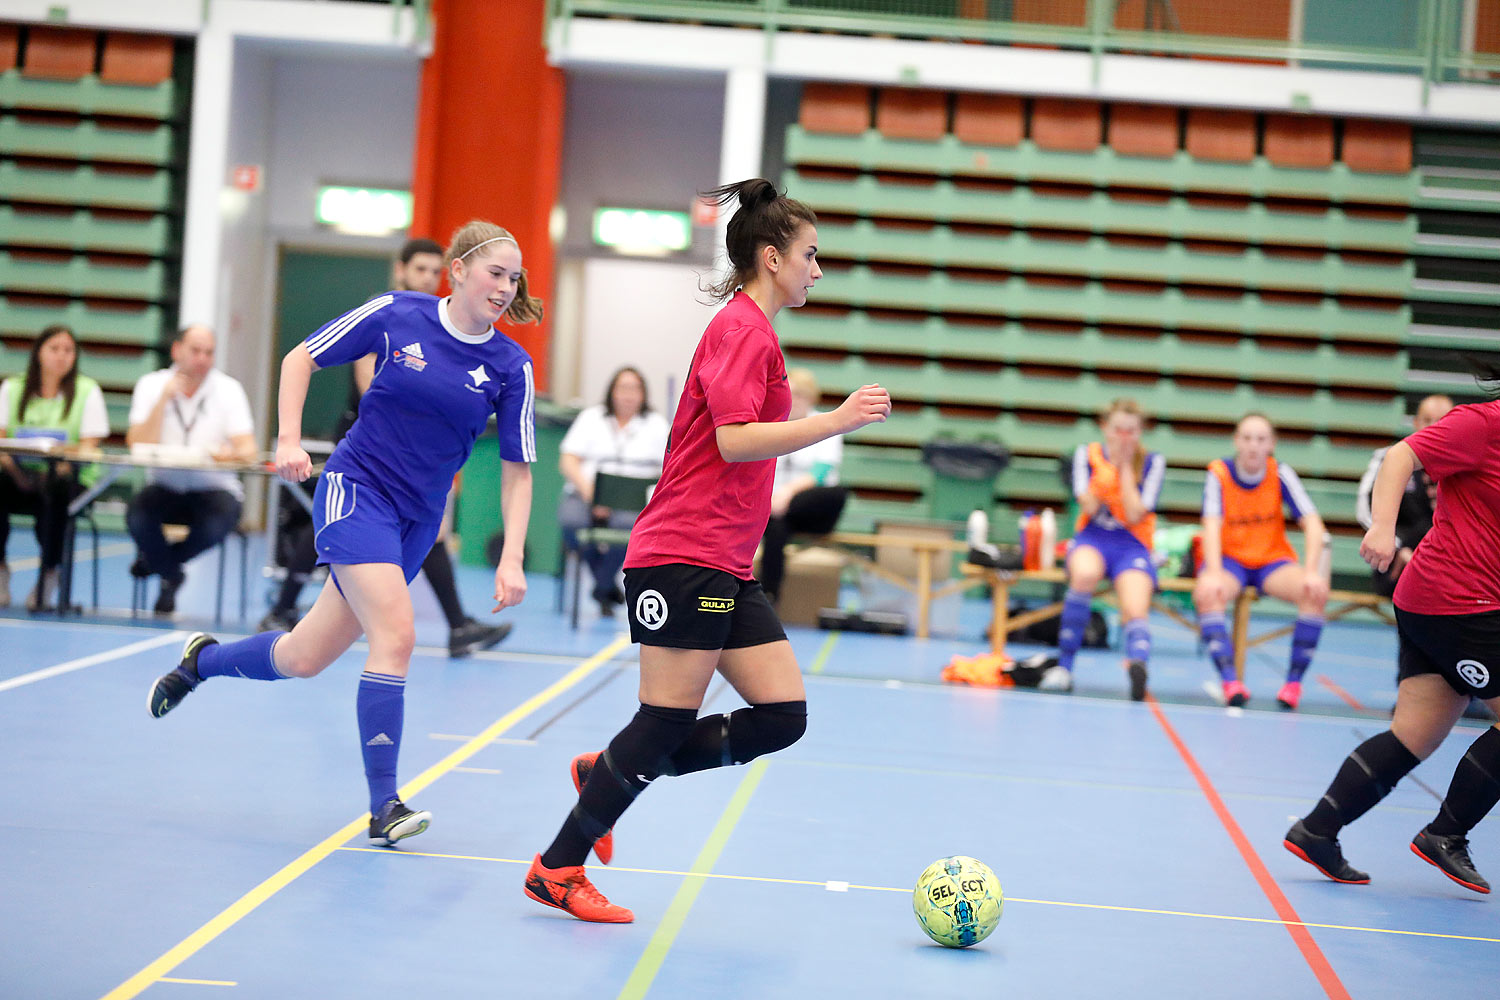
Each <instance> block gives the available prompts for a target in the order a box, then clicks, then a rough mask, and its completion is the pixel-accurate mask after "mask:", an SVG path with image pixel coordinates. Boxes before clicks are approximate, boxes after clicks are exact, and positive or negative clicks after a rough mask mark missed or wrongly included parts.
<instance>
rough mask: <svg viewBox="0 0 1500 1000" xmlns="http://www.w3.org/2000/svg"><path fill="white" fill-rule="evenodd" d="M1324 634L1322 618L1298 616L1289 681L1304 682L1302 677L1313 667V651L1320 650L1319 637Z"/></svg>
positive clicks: (1288, 672)
mask: <svg viewBox="0 0 1500 1000" xmlns="http://www.w3.org/2000/svg"><path fill="white" fill-rule="evenodd" d="M1322 634H1323V619H1322V618H1321V617H1312V618H1305V617H1302V616H1300V615H1299V616H1298V618H1297V624H1296V625H1294V626H1293V627H1292V660H1291V665H1290V666H1289V667H1288V669H1287V672H1286V679H1287V680H1289V681H1296V682H1298V683H1300V682H1301V681H1302V675H1303V674H1305V673H1307V668H1308V667H1309V666H1311V665H1312V657H1313V650H1315V649H1317V648H1318V637H1319V636H1321V635H1322Z"/></svg>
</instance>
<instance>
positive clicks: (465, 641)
mask: <svg viewBox="0 0 1500 1000" xmlns="http://www.w3.org/2000/svg"><path fill="white" fill-rule="evenodd" d="M511 628H512V625H511V623H510V622H501V623H500V624H499V625H486V624H484V623H483V622H476V621H475V620H474V619H472V618H469V619H467V620H465V622H464V623H463V624H462V625H460V626H459V627H458V628H456V629H453V630H452V631H451V632H449V633H448V658H449V659H450V660H457V659H462V658H463V657H465V656H468V655H469V654H470V653H473V652H475V651H477V650H481V649H489V648H490V647H491V646H494V645H497V644H498V643H499V642H500V641H501V640H502V639H504V638H505V637H506V636H508V635H510V630H511Z"/></svg>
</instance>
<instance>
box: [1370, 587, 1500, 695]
mask: <svg viewBox="0 0 1500 1000" xmlns="http://www.w3.org/2000/svg"><path fill="white" fill-rule="evenodd" d="M1396 631H1397V634H1398V635H1399V636H1400V643H1401V651H1400V654H1399V655H1400V670H1399V671H1398V673H1397V676H1398V677H1399V678H1400V679H1401V680H1403V681H1404V680H1406V678H1408V677H1416V676H1418V675H1419V674H1440V675H1442V678H1443V680H1445V681H1447V682H1448V686H1449V687H1451V688H1452V689H1453V690H1454V691H1457V692H1458V693H1459V694H1461V695H1469V696H1472V697H1475V698H1495V697H1500V611H1482V612H1480V613H1479V614H1474V615H1419V614H1416V613H1414V612H1411V611H1402V610H1401V609H1400V608H1397V609H1396Z"/></svg>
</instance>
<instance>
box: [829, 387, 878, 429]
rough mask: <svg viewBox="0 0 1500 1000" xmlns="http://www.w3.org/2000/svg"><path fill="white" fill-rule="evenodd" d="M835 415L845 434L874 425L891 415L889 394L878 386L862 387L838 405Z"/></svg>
mask: <svg viewBox="0 0 1500 1000" xmlns="http://www.w3.org/2000/svg"><path fill="white" fill-rule="evenodd" d="M837 413H838V415H839V418H840V424H841V426H842V427H843V430H842V431H841V432H840V433H843V434H847V433H849V432H850V431H852V430H854V429H855V428H858V427H863V426H865V425H866V424H876V423H880V422H882V421H884V420H885V418H886V417H888V416H890V415H891V394H890V393H888V392H886V391H885V389H884V388H883V387H881V386H878V385H862V386H860V387H859V388H858V389H855V390H854V391H853V392H851V393H850V394H849V398H848V399H846V400H844V401H843V403H841V404H840V405H839V408H838V410H837Z"/></svg>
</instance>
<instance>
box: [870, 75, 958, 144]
mask: <svg viewBox="0 0 1500 1000" xmlns="http://www.w3.org/2000/svg"><path fill="white" fill-rule="evenodd" d="M875 128H876V129H878V130H879V131H880V134H881V135H883V136H885V137H886V138H887V139H924V140H928V141H932V140H936V139H941V138H942V137H943V134H944V133H945V132H947V131H948V95H947V94H946V93H944V92H942V91H938V90H907V89H905V88H901V89H897V88H888V89H885V90H882V91H881V92H880V97H879V98H878V99H877V100H876V102H875Z"/></svg>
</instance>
